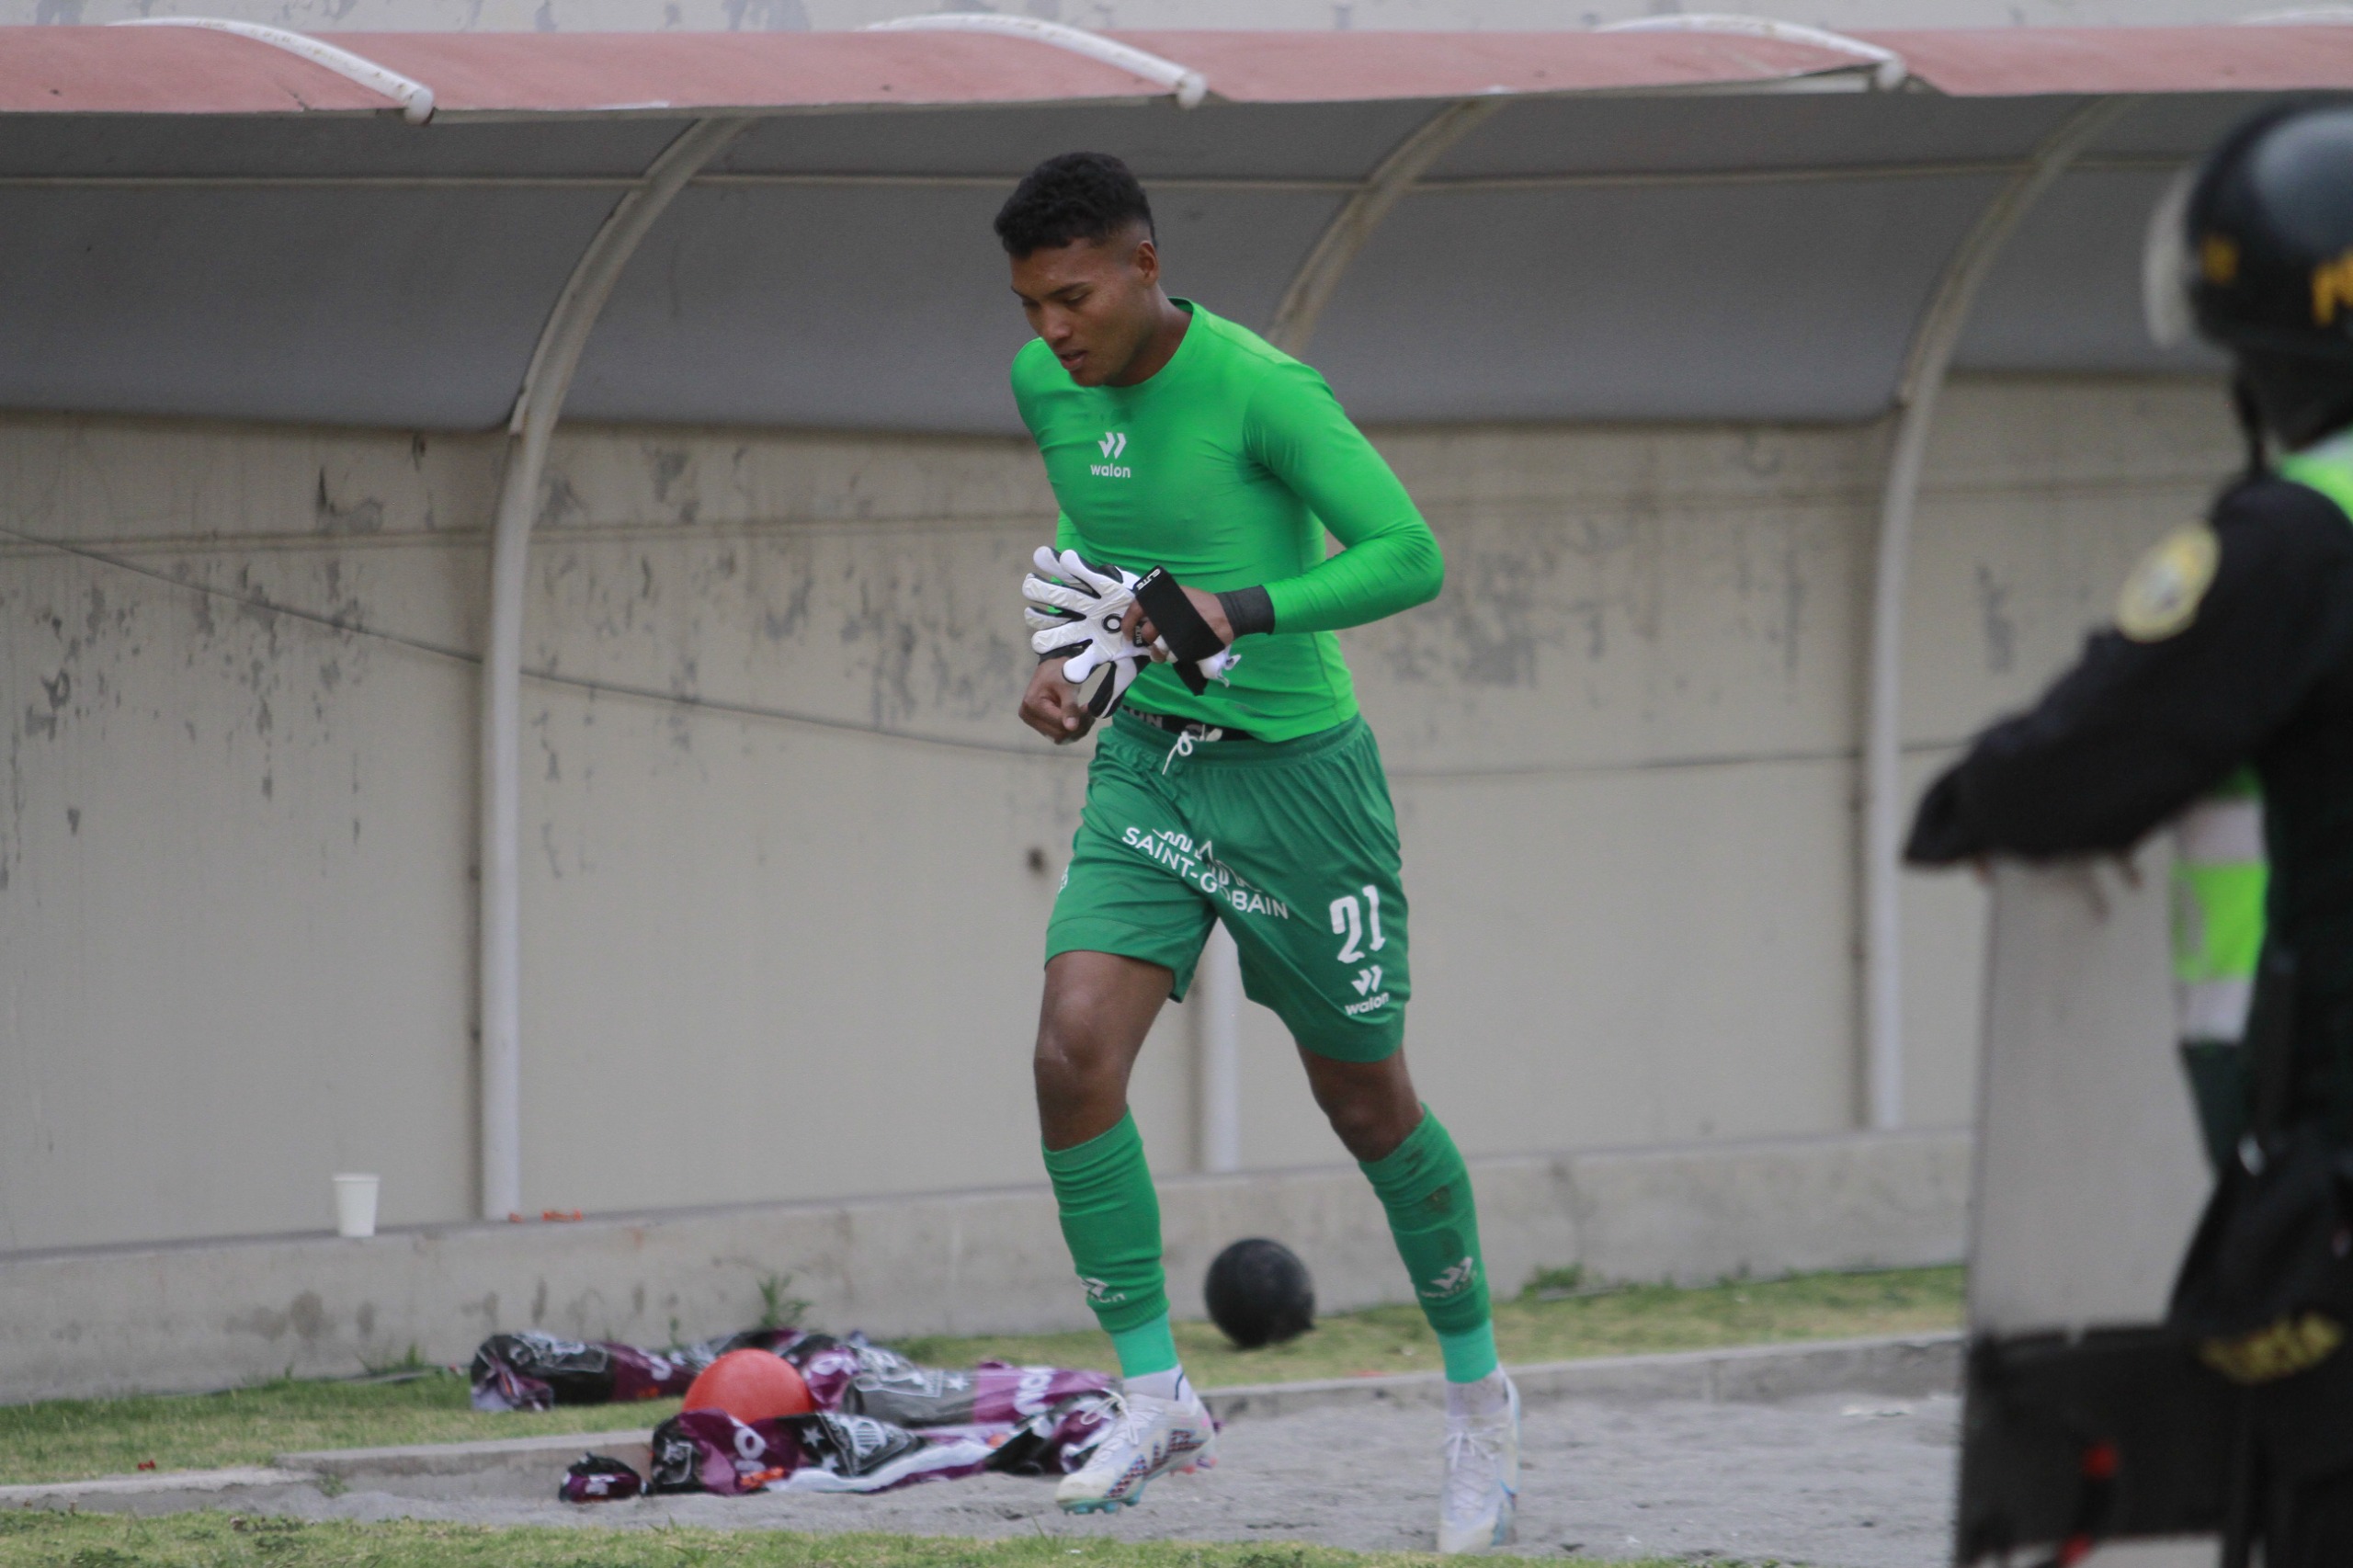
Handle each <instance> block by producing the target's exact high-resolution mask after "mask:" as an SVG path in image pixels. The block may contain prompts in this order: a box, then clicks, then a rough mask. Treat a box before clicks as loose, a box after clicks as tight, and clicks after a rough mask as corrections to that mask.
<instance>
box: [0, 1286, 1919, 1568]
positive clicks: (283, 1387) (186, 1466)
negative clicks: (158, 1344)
mask: <svg viewBox="0 0 2353 1568" xmlns="http://www.w3.org/2000/svg"><path fill="white" fill-rule="evenodd" d="M1580 1283H1581V1282H1580V1281H1579V1280H1578V1278H1576V1277H1575V1276H1574V1273H1573V1272H1570V1271H1555V1272H1553V1273H1552V1274H1549V1275H1546V1276H1540V1278H1538V1280H1537V1281H1535V1283H1534V1286H1533V1287H1532V1288H1531V1289H1530V1290H1526V1291H1523V1292H1522V1293H1521V1294H1520V1295H1518V1296H1517V1297H1515V1298H1512V1299H1510V1300H1508V1301H1498V1302H1496V1303H1495V1337H1496V1340H1497V1342H1498V1344H1499V1345H1500V1346H1502V1349H1503V1354H1504V1359H1505V1360H1506V1361H1510V1362H1515V1363H1521V1362H1529V1361H1565V1360H1572V1359H1574V1358H1580V1357H1587V1356H1622V1355H1631V1354H1634V1353H1637V1352H1641V1351H1654V1350H1700V1349H1711V1348H1716V1347H1720V1346H1729V1345H1760V1344H1768V1343H1772V1342H1776V1341H1788V1340H1802V1339H1844V1338H1849V1337H1853V1336H1856V1335H1872V1334H1912V1333H1929V1332H1936V1331H1939V1330H1945V1329H1952V1328H1958V1327H1959V1326H1960V1325H1961V1270H1960V1269H1959V1268H1912V1269H1898V1270H1893V1271H1891V1272H1887V1273H1876V1274H1806V1275H1798V1276H1795V1277H1793V1278H1787V1279H1771V1280H1742V1281H1732V1282H1728V1283H1726V1284H1723V1285H1719V1286H1712V1287H1709V1288H1706V1289H1702V1290H1674V1289H1670V1288H1668V1287H1665V1286H1657V1285H1652V1286H1636V1287H1631V1288H1627V1289H1622V1290H1604V1291H1582V1292H1581V1291H1580V1290H1579V1287H1580ZM1176 1344H1177V1347H1178V1348H1179V1349H1180V1350H1181V1351H1182V1352H1183V1353H1184V1357H1185V1366H1186V1369H1187V1370H1188V1371H1189V1372H1190V1373H1191V1374H1192V1377H1193V1380H1194V1381H1195V1382H1197V1383H1198V1384H1199V1386H1201V1387H1203V1388H1211V1389H1213V1388H1222V1387H1228V1386H1231V1385H1233V1384H1235V1383H1259V1382H1295V1381H1305V1380H1309V1379H1315V1378H1345V1377H1361V1376H1375V1375H1379V1374H1381V1373H1384V1372H1414V1371H1430V1370H1435V1369H1437V1368H1438V1342H1437V1340H1436V1339H1435V1338H1434V1337H1433V1336H1432V1335H1431V1334H1430V1331H1429V1328H1428V1326H1427V1324H1424V1323H1423V1322H1422V1315H1421V1313H1420V1312H1418V1311H1416V1310H1415V1309H1414V1308H1412V1307H1375V1308H1372V1309H1370V1310H1369V1311H1365V1312H1343V1313H1338V1314H1336V1315H1334V1316H1331V1317H1327V1318H1325V1319H1324V1320H1323V1322H1322V1323H1320V1324H1317V1326H1316V1328H1315V1330H1314V1332H1313V1333H1312V1334H1309V1335H1305V1336H1303V1337H1302V1338H1300V1339H1296V1340H1293V1341H1292V1342H1291V1343H1290V1344H1289V1345H1278V1346H1268V1347H1267V1348H1266V1349H1263V1350H1236V1349H1234V1348H1233V1346H1230V1345H1228V1344H1227V1343H1226V1342H1225V1339H1224V1337H1223V1336H1222V1335H1220V1334H1219V1333H1218V1332H1217V1330H1216V1329H1214V1328H1213V1327H1211V1325H1209V1324H1206V1323H1180V1324H1177V1325H1176ZM899 1347H900V1348H902V1349H904V1350H905V1351H906V1352H907V1353H908V1354H909V1355H911V1356H914V1357H915V1358H916V1359H918V1360H922V1361H929V1362H933V1363H936V1364H939V1365H945V1366H960V1365H970V1364H971V1363H972V1361H974V1360H976V1359H978V1358H981V1357H983V1356H998V1357H1003V1358H1006V1360H1010V1361H1022V1362H1033V1363H1034V1362H1046V1363H1052V1364H1055V1365H1061V1366H1073V1367H1108V1366H1110V1365H1112V1357H1111V1346H1110V1342H1109V1341H1108V1339H1106V1338H1105V1337H1104V1336H1103V1335H1101V1334H1099V1333H1097V1332H1094V1331H1092V1330H1089V1331H1087V1332H1086V1333H1081V1334H1047V1335H992V1336H986V1337H981V1338H961V1339H949V1338H928V1339H914V1340H906V1341H902V1342H901V1343H900V1346H899ZM677 1408H678V1402H677V1401H676V1400H654V1401H649V1402H647V1403H642V1404H628V1405H592V1406H587V1407H585V1408H584V1407H580V1406H571V1407H567V1408H563V1409H559V1410H551V1411H547V1412H545V1413H542V1414H537V1415H514V1414H509V1415H483V1414H480V1413H478V1412H476V1411H474V1410H472V1408H470V1407H469V1406H468V1403H467V1390H466V1382H465V1380H464V1379H463V1378H461V1377H460V1376H458V1375H457V1374H455V1373H452V1372H447V1371H440V1370H434V1371H429V1372H426V1373H425V1374H423V1375H421V1376H418V1377H416V1378H414V1379H412V1380H410V1381H401V1382H297V1381H291V1380H283V1381H276V1382H269V1383H263V1384H259V1385H256V1386H255V1387H252V1388H246V1389H239V1390H237V1391H236V1392H233V1393H217V1394H151V1395H142V1396H139V1397H135V1398H128V1399H97V1400H52V1401H50V1402H48V1403H41V1404H19V1405H0V1484H5V1483H20V1482H35V1481H76V1480H82V1479H84V1478H86V1477H89V1476H96V1475H117V1474H123V1473H127V1472H129V1471H133V1470H136V1469H138V1468H139V1467H140V1466H141V1465H142V1464H153V1466H154V1467H155V1468H156V1469H158V1470H209V1469H214V1468H217V1467H220V1466H224V1465H243V1464H267V1463H269V1462H270V1461H271V1460H273V1459H275V1458H276V1457H277V1456H278V1455H279V1454H282V1453H295V1452H301V1451H303V1450H306V1449H344V1448H375V1447H381V1446H385V1445H390V1444H396V1443H446V1442H460V1441H464V1440H466V1439H469V1438H479V1437H525V1436H528V1435H529V1434H531V1433H534V1432H609V1431H623V1430H631V1431H642V1430H644V1429H645V1428H646V1427H647V1426H652V1425H654V1423H655V1422H657V1421H660V1420H662V1419H664V1418H665V1417H666V1416H669V1415H674V1414H675V1413H676V1411H677ZM828 1539H831V1538H828ZM1220 1561H1221V1562H1222V1561H1223V1560H1220ZM845 1568H847V1565H845Z"/></svg>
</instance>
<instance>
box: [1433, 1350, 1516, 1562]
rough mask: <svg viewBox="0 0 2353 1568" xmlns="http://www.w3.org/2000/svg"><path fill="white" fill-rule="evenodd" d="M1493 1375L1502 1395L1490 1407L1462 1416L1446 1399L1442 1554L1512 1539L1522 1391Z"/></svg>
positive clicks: (1440, 1510)
mask: <svg viewBox="0 0 2353 1568" xmlns="http://www.w3.org/2000/svg"><path fill="white" fill-rule="evenodd" d="M1495 1376H1496V1378H1497V1379H1499V1380H1500V1381H1502V1383H1503V1393H1504V1397H1503V1398H1502V1399H1501V1400H1499V1401H1494V1402H1493V1405H1492V1408H1490V1409H1487V1410H1485V1411H1482V1412H1479V1413H1477V1414H1472V1413H1470V1412H1467V1411H1466V1412H1462V1413H1461V1414H1458V1413H1457V1412H1456V1410H1455V1409H1454V1408H1453V1406H1454V1405H1455V1403H1456V1402H1455V1401H1454V1400H1451V1399H1450V1400H1449V1401H1448V1405H1449V1408H1448V1410H1447V1413H1446V1492H1445V1494H1444V1495H1443V1496H1442V1497H1441V1498H1440V1499H1439V1501H1438V1551H1441V1552H1446V1553H1452V1552H1458V1551H1485V1550H1486V1549H1487V1548H1489V1547H1491V1546H1502V1545H1504V1544H1506V1542H1508V1541H1509V1540H1511V1537H1512V1516H1513V1513H1514V1511H1515V1510H1516V1509H1517V1508H1518V1504H1519V1390H1518V1388H1517V1387H1515V1386H1513V1383H1512V1381H1511V1380H1510V1379H1509V1378H1507V1377H1505V1376H1504V1375H1503V1373H1501V1372H1500V1371H1498V1372H1497V1373H1496V1374H1495ZM1471 1386H1472V1387H1476V1386H1477V1385H1475V1384H1473V1385H1471ZM1449 1392H1450V1391H1449Z"/></svg>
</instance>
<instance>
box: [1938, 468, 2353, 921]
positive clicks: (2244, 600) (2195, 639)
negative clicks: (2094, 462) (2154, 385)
mask: <svg viewBox="0 0 2353 1568" xmlns="http://www.w3.org/2000/svg"><path fill="white" fill-rule="evenodd" d="M2211 516H2212V522H2213V525H2214V532H2215V536H2216V539H2217V540H2218V541H2219V543H2220V545H2221V552H2220V557H2219V560H2218V562H2217V564H2216V567H2215V572H2214V577H2213V581H2212V584H2211V586H2209V587H2208V588H2207V590H2206V593H2205V597H2203V599H2201V600H2200V603H2199V605H2198V608H2197V612H2196V615H2195V617H2194V618H2193V619H2191V621H2190V622H2189V624H2188V626H2187V627H2185V628H2183V629H2182V630H2181V631H2177V632H2175V633H2174V634H2173V635H2172V636H2170V637H2165V638H2163V639H2161V640H2159V641H2154V642H2133V641H2131V640H2130V639H2128V638H2126V637H2125V636H2124V635H2123V634H2121V633H2120V632H2118V631H2099V632H2096V633H2094V634H2093V635H2092V636H2091V637H2090V638H2089V639H2088V640H2087V641H2086V642H2085V645H2084V656H2083V658H2082V659H2081V660H2080V661H2079V662H2078V663H2077V664H2076V665H2075V668H2074V669H2072V670H2069V671H2068V672H2067V673H2066V674H2065V675H2063V676H2060V678H2059V679H2058V681H2057V682H2056V683H2055V684H2054V685H2053V686H2052V687H2051V689H2050V690H2049V691H2047V692H2045V693H2044V694H2043V697H2042V700H2041V701H2040V702H2038V703H2037V704H2035V706H2034V708H2033V709H2032V710H2029V711H2028V712H2025V713H2021V714H2019V715H2018V716H2017V717H2015V718H2010V719H2005V720H2003V721H2001V722H1997V723H1995V725H1994V726H1993V727H1992V728H1990V729H1988V730H1986V731H1985V732H1984V733H1983V734H1981V735H1979V736H1978V737H1977V740H1976V742H1975V744H1972V746H1971V747H1970V750H1969V755H1968V756H1965V757H1963V758H1962V759H1961V761H1960V762H1959V763H1957V764H1955V765H1954V766H1953V767H1951V768H1950V769H1949V770H1948V771H1947V772H1946V773H1945V774H1944V776H1943V777H1942V778H1938V780H1937V781H1936V782H1935V783H1934V784H1933V785H1931V786H1930V787H1929V789H1928V792H1927V796H1926V797H1924V798H1923V799H1922V801H1921V802H1920V810H1919V814H1918V815H1917V817H1915V819H1914V822H1913V824H1912V836H1911V840H1910V842H1909V844H1908V845H1907V846H1905V850H1904V858H1906V859H1908V860H1910V861H1912V862H1913V863H1914V864H1915V865H1927V866H1936V865H1947V864H1949V863H1951V862H1953V861H1956V860H1962V859H1967V858H1972V857H1975V856H1980V855H1994V854H2011V855H2023V856H2029V857H2039V856H2056V855H2069V854H2077V853H2083V852H2087V851H2102V850H2123V849H2127V848H2130V847H2131V846H2132V845H2134V844H2136V843H2138V842H2139V841H2140V840H2141V838H2142V837H2143V836H2144V835H2146V834H2147V833H2148V832H2149V831H2150V829H2152V828H2154V827H2155V826H2156V825H2157V824H2160V823H2162V822H2164V821H2165V820H2166V819H2167V818H2168V817H2170V816H2172V815H2173V814H2174V813H2175V812H2178V811H2179V810H2180V809H2181V808H2182V807H2183V806H2185V805H2187V804H2188V803H2189V801H2192V800H2194V799H2195V798H2196V797H2197V796H2199V795H2200V794H2201V793H2203V792H2204V791H2205V790H2209V789H2211V788H2212V787H2213V786H2214V785H2216V784H2218V783H2220V782H2221V781H2222V779H2223V778H2226V777H2227V776H2228V775H2229V774H2230V773H2231V772H2232V771H2233V770H2234V769H2235V768H2237V767H2240V766H2242V765H2243V764H2245V763H2248V762H2253V763H2254V764H2255V765H2256V770H2257V772H2258V773H2259V774H2260V775H2261V777H2262V780H2263V785H2264V800H2265V804H2266V817H2267V819H2279V820H2268V827H2267V832H2268V835H2269V836H2270V839H2271V846H2270V847H2271V851H2272V854H2271V859H2272V863H2273V865H2274V866H2275V867H2276V868H2279V867H2284V868H2290V869H2293V870H2296V871H2300V872H2301V871H2303V870H2306V869H2310V870H2313V871H2318V870H2320V869H2322V868H2323V866H2324V865H2326V864H2329V863H2333V862H2341V864H2337V865H2336V872H2335V875H2334V876H2333V877H2332V878H2331V879H2330V881H2331V884H2332V885H2329V886H2326V887H2325V888H2324V887H2316V886H2306V887H2300V888H2299V889H2298V890H2297V891H2298V893H2299V896H2300V897H2302V898H2303V899H2306V900H2313V899H2317V900H2320V901H2321V902H2323V903H2325V904H2326V905H2327V906H2328V907H2329V908H2331V909H2333V910H2338V911H2345V912H2347V913H2348V914H2353V523H2348V522H2347V519H2346V517H2345V515H2344V514H2343V513H2342V512H2340V511H2339V510H2337V508H2336V506H2335V505H2334V504H2333V503H2331V502H2330V501H2329V500H2327V499H2326V498H2325V497H2324V496H2322V495H2319V494H2315V493H2314V492H2313V491H2311V490H2308V489H2306V488H2304V487H2303V486H2302V485H2300V484H2291V483H2288V482H2286V481H2284V480H2278V479H2266V480H2260V481H2256V482H2253V483H2241V484H2238V485H2236V486H2234V488H2232V489H2231V490H2229V491H2227V492H2225V493H2224V494H2223V495H2222V498H2221V499H2220V500H2219V501H2218V502H2217V503H2216V504H2215V506H2214V510H2213V512H2212V515H2211ZM2283 835H2284V837H2283ZM2295 880H2296V881H2299V882H2302V881H2305V878H2303V877H2302V876H2301V875H2300V876H2298V877H2296V879H2295Z"/></svg>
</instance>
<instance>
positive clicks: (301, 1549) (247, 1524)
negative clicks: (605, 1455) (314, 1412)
mask: <svg viewBox="0 0 2353 1568" xmlns="http://www.w3.org/2000/svg"><path fill="white" fill-rule="evenodd" d="M1074 1557H1075V1558H1077V1559H1078V1561H1077V1562H1071V1559H1072V1558H1074ZM1439 1561H1440V1560H1439V1559H1438V1558H1435V1557H1423V1556H1415V1555H1411V1554H1408V1553H1404V1552H1378V1553H1376V1552H1358V1551H1334V1550H1332V1549H1330V1548H1328V1547H1321V1546H1282V1545H1275V1544H1271V1543H1270V1544H1268V1545H1265V1546H1221V1545H1213V1544H1206V1543H1196V1542H1191V1541H1185V1542H1157V1541H1155V1542H1137V1543H1132V1544H1131V1543H1128V1542H1121V1541H1103V1540H1089V1541H1082V1542H1078V1543H1075V1544H1074V1543H1072V1542H1069V1541H1065V1540H1059V1539H1055V1538H1051V1537H1043V1538H1041V1537H1035V1536H1032V1537H1029V1538H1025V1539H1020V1540H986V1541H983V1540H956V1539H954V1538H952V1537H938V1536H886V1535H823V1536H820V1535H794V1534H789V1533H787V1532H785V1531H781V1530H710V1529H660V1530H583V1529H576V1528H575V1529H564V1528H485V1527H482V1526H474V1525H446V1524H430V1523H418V1522H407V1521H404V1522H398V1523H392V1524H365V1525H362V1524H348V1523H344V1522H341V1521H335V1522H330V1523H323V1524H305V1523H302V1522H301V1521H298V1520H294V1519H278V1518H245V1517H237V1516H233V1515H228V1514H173V1515H169V1516H166V1517H162V1518H153V1519H137V1518H126V1517H122V1516H120V1515H108V1514H60V1513H50V1512H45V1511H37V1510H12V1511H8V1512H0V1568H134V1565H136V1568H243V1565H244V1564H253V1565H255V1568H700V1565H702V1564H710V1565H712V1568H1409V1565H1410V1568H1429V1565H1434V1564H1436V1563H1438V1562H1439ZM1553 1561H1554V1562H1559V1563H1562V1564H1563V1565H1564V1568H1578V1565H1581V1564H1582V1565H1587V1568H1597V1565H1594V1564H1593V1560H1592V1559H1590V1558H1583V1557H1578V1558H1570V1557H1561V1558H1555V1559H1553ZM1712 1561H1713V1562H1715V1564H1716V1568H1741V1565H1740V1564H1737V1563H1733V1562H1725V1561H1724V1560H1723V1559H1721V1558H1718V1559H1713V1560H1712ZM1613 1568H1684V1565H1683V1563H1682V1562H1680V1560H1675V1559H1667V1558H1654V1559H1651V1560H1649V1561H1648V1562H1642V1563H1618V1564H1614V1565H1613ZM1756 1568H1766V1565H1764V1564H1757V1565H1756Z"/></svg>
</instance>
